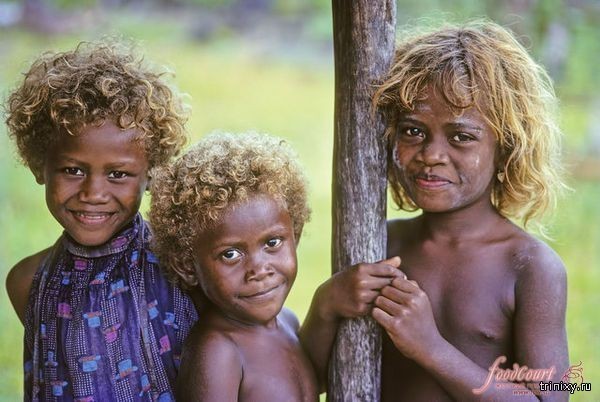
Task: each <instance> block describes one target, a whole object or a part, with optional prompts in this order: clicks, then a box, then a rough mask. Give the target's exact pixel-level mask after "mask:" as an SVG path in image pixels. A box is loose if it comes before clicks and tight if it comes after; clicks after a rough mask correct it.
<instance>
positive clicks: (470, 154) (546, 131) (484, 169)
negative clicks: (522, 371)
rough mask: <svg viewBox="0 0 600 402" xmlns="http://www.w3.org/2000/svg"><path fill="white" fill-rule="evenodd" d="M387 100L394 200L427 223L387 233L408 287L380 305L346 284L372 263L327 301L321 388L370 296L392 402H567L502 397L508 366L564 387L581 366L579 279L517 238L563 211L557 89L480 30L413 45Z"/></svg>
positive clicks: (401, 224) (319, 356)
mask: <svg viewBox="0 0 600 402" xmlns="http://www.w3.org/2000/svg"><path fill="white" fill-rule="evenodd" d="M374 99H375V100H374V101H375V102H376V104H377V105H378V106H379V107H380V108H381V109H382V110H383V111H384V112H385V114H386V117H387V124H388V129H387V133H386V135H387V139H388V181H389V183H390V187H391V190H392V196H393V199H394V201H395V202H396V204H397V206H398V207H399V208H401V209H404V210H416V209H420V210H421V211H422V213H421V214H420V215H419V216H417V217H415V218H412V219H398V220H392V221H388V232H387V234H388V246H387V255H388V256H389V257H393V256H399V257H400V258H401V259H402V263H401V265H400V267H399V268H400V270H402V272H403V273H404V274H405V275H406V277H405V276H404V275H398V276H397V277H396V278H394V279H393V280H391V281H389V282H388V285H387V286H384V287H383V288H382V289H381V290H380V292H378V294H375V295H374V294H373V292H372V290H373V287H368V286H369V285H367V288H366V289H365V286H354V287H351V286H347V285H345V282H344V279H345V278H347V277H349V276H350V277H352V276H353V275H354V276H356V272H357V271H358V270H359V268H360V267H361V266H362V265H364V264H359V265H357V266H355V267H351V268H349V269H348V270H347V271H346V272H342V273H340V274H337V275H335V276H333V277H332V278H331V279H330V280H328V281H327V282H326V283H325V284H324V285H323V286H322V287H321V288H320V289H319V291H318V292H317V294H316V296H315V302H314V305H313V308H311V311H310V313H309V317H308V318H307V320H306V322H305V323H306V325H305V326H304V327H303V330H302V332H303V335H304V337H303V339H304V343H305V344H306V345H307V346H308V347H307V350H308V351H309V354H310V356H311V358H312V359H313V360H314V361H316V364H315V366H316V367H319V368H320V369H319V374H320V377H322V376H323V372H324V371H325V370H323V369H322V367H326V364H327V362H326V360H327V356H329V351H330V349H331V345H332V342H333V339H334V336H335V329H336V328H337V323H338V320H337V319H338V318H339V316H340V314H337V315H336V314H333V313H332V312H335V311H339V307H338V305H339V304H340V303H342V301H344V300H347V299H352V298H353V297H355V296H353V295H355V294H360V293H361V292H364V291H365V290H368V291H370V292H371V293H370V297H369V298H367V299H363V300H362V304H359V303H357V304H356V305H355V311H354V313H352V311H350V309H346V312H345V314H344V316H350V317H351V316H358V315H365V314H366V313H368V312H370V314H371V316H372V317H373V318H374V319H375V320H376V321H377V322H378V323H379V324H380V325H381V326H382V328H383V329H384V331H385V332H384V336H383V344H382V345H383V347H382V371H381V373H382V378H381V379H382V383H381V387H382V395H381V400H382V401H404V400H406V401H451V400H458V401H470V400H482V399H483V400H498V401H511V400H515V401H520V402H523V401H529V400H538V399H540V398H541V399H543V400H566V399H568V395H567V393H560V392H549V393H541V392H540V389H539V388H538V384H539V381H538V382H526V381H525V382H522V383H519V382H518V381H514V382H513V383H510V384H508V383H506V384H501V382H502V381H501V380H500V381H498V382H492V383H489V382H488V380H489V378H488V377H489V372H490V371H491V370H493V368H494V367H497V365H498V362H503V363H504V364H503V365H502V366H501V367H500V369H506V368H513V367H515V366H514V365H517V366H520V367H523V366H527V367H528V368H531V369H539V370H543V371H544V372H545V373H552V377H551V378H546V380H551V381H554V382H557V381H560V380H561V376H562V375H563V373H564V372H565V370H566V369H567V367H568V353H567V335H566V331H565V310H566V273H565V268H564V266H563V264H562V262H561V260H560V258H559V257H558V255H557V254H556V253H555V252H554V251H553V250H552V249H551V248H550V247H549V246H548V245H546V244H545V243H544V242H543V241H541V240H539V239H536V238H535V237H533V236H532V235H530V234H528V233H527V232H525V231H524V230H523V229H522V228H521V227H519V226H518V225H517V224H516V223H522V224H524V225H525V227H527V224H528V223H531V222H533V221H535V219H536V218H538V217H540V216H541V215H542V214H543V213H544V212H548V211H550V210H551V208H552V207H553V206H554V203H555V200H556V196H557V194H558V193H559V191H560V190H561V189H562V188H564V184H563V183H562V181H561V165H560V137H561V133H560V131H559V129H558V127H557V124H556V121H555V118H556V97H555V96H554V92H553V89H552V85H551V82H550V79H549V77H548V76H547V75H546V73H545V72H544V70H543V69H542V68H541V67H540V66H539V65H538V64H536V63H535V62H534V61H533V60H532V58H531V57H530V56H529V55H528V54H527V51H526V50H525V49H524V48H523V46H521V45H520V44H519V42H518V41H517V40H516V39H515V37H514V36H513V35H512V34H511V33H510V32H509V31H508V30H506V29H504V28H502V27H500V26H498V25H497V24H495V23H492V22H488V21H478V22H472V23H467V24H464V25H461V26H448V27H443V28H441V29H438V30H433V31H431V32H426V33H422V34H414V33H413V34H412V35H409V36H408V37H406V38H404V40H403V41H402V42H400V43H399V44H398V46H397V49H396V56H395V60H394V63H393V66H392V68H391V70H390V72H389V73H388V75H387V76H386V77H385V80H384V83H383V84H382V85H381V87H380V88H379V90H378V91H377V93H376V94H375V98H374ZM509 218H512V219H514V220H515V221H516V223H513V222H512V221H511V220H510V219H509ZM396 262H399V260H396ZM340 283H341V284H342V285H340ZM371 286H372V285H371ZM378 286H379V285H378ZM368 302H372V303H373V304H372V306H373V308H372V309H370V310H368V311H367V312H365V309H364V303H368ZM359 307H360V309H359ZM323 356H325V358H323ZM494 380H495V379H494ZM507 382H508V380H507ZM485 384H488V385H487V386H486V385H485ZM528 389H530V390H531V391H532V392H529V391H528Z"/></svg>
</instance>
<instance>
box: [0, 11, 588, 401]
mask: <svg viewBox="0 0 600 402" xmlns="http://www.w3.org/2000/svg"><path fill="white" fill-rule="evenodd" d="M330 8H331V7H330V3H329V1H327V0H308V1H307V0H239V1H235V0H227V1H217V0H162V1H158V0H155V1H144V2H142V1H139V0H138V1H135V0H129V1H126V0H102V1H101V0H86V1H75V0H54V1H51V0H46V1H42V0H27V1H24V2H2V1H0V97H1V98H2V100H3V101H4V100H5V99H6V96H7V94H8V93H9V91H10V90H11V88H14V87H15V86H16V85H17V82H18V81H19V80H20V79H21V75H20V74H21V73H22V72H23V71H24V70H26V69H27V68H28V66H29V64H30V63H31V61H32V60H33V59H34V58H35V57H36V56H37V55H38V54H39V53H40V52H42V51H44V50H65V49H70V48H72V47H74V46H75V45H76V44H77V43H78V42H79V41H81V40H94V39H98V38H100V37H102V36H103V35H106V34H111V35H119V36H123V37H124V38H133V39H135V40H136V41H139V43H140V50H141V51H142V52H143V53H144V54H145V55H146V59H148V60H150V61H152V62H155V63H157V64H161V65H166V66H168V67H169V68H171V69H172V70H173V71H174V72H175V74H176V75H175V77H174V79H173V82H174V84H175V85H176V86H177V87H179V88H180V89H181V90H182V91H183V92H186V93H187V94H188V95H189V97H188V103H189V104H190V105H191V107H192V115H191V119H190V121H189V124H188V130H189V132H190V134H191V136H192V140H193V139H197V138H199V137H201V136H202V135H204V134H206V133H208V132H210V131H213V130H227V131H233V132H239V131H244V130H248V129H253V130H257V131H261V132H267V133H271V134H274V135H278V136H281V137H284V138H287V139H288V140H289V141H290V142H291V143H292V145H293V146H294V147H295V148H296V149H297V150H298V153H299V154H300V158H301V160H302V163H303V165H304V166H305V167H306V170H307V173H308V177H309V179H310V184H311V186H310V202H311V206H312V208H313V216H312V221H311V222H310V223H309V224H308V225H307V226H306V228H305V232H304V235H303V237H302V242H301V244H300V247H299V264H300V265H299V274H298V279H297V281H296V284H295V285H294V288H293V289H292V293H291V295H290V297H289V299H288V303H287V305H288V307H290V308H292V309H293V310H294V311H295V312H296V313H297V314H298V316H299V317H300V318H303V317H304V315H305V314H306V311H307V309H308V305H309V302H310V298H311V296H312V293H313V291H314V290H315V288H316V287H317V286H318V284H319V283H321V282H322V281H323V280H324V279H325V278H326V277H327V276H328V275H329V272H330V264H329V258H330V243H331V241H330V236H331V229H330V225H331V218H330V208H331V207H330V202H331V194H330V188H331V164H332V161H331V155H332V136H333V49H332V43H331V34H332V32H331V30H332V27H331V10H330ZM475 16H488V17H490V18H492V19H494V20H496V21H498V22H500V23H502V24H504V25H507V26H509V27H510V28H511V29H513V30H514V31H515V32H516V33H517V35H518V36H519V39H520V40H521V41H522V42H523V43H524V44H525V45H526V46H527V47H528V48H529V49H530V51H531V52H532V54H533V55H534V57H535V58H536V59H538V60H539V61H540V62H541V63H543V64H544V65H545V66H546V67H547V68H548V70H549V71H550V74H551V75H552V77H553V78H554V80H555V82H556V88H557V92H558V95H559V97H560V98H561V102H562V116H561V124H562V128H563V130H564V132H565V160H566V161H567V163H568V166H569V172H570V173H571V175H570V177H569V183H570V185H571V187H572V188H573V190H574V191H573V192H570V193H568V194H567V195H566V197H564V198H563V199H562V200H561V202H560V204H559V206H558V208H557V210H556V213H555V214H554V216H553V217H552V220H551V222H552V225H551V228H552V236H553V240H552V241H551V242H550V243H551V245H552V247H554V248H555V250H557V252H558V253H559V254H560V256H561V257H562V258H563V260H564V262H565V265H566V266H567V270H568V281H569V296H568V297H569V298H568V308H567V330H568V335H569V352H570V360H571V362H572V363H579V362H580V361H581V362H582V363H583V367H584V372H583V376H584V379H585V381H586V382H591V383H592V391H593V392H592V393H583V392H582V393H576V394H575V395H573V396H572V400H574V401H597V400H600V392H598V391H597V390H598V388H599V387H600V348H599V346H600V314H599V313H598V306H599V305H600V291H599V290H600V247H599V246H600V212H599V208H598V205H599V201H600V113H599V112H600V92H599V90H600V80H599V78H598V73H599V72H600V71H599V70H598V65H600V3H599V2H598V1H597V0H588V1H586V0H570V1H566V0H565V1H560V0H545V1H542V0H537V1H536V0H528V1H520V0H511V1H504V2H498V1H490V0H487V1H474V0H461V1H441V0H440V1H435V0H420V1H418V2H412V1H407V0H399V1H398V16H397V19H398V24H399V25H404V24H406V23H411V24H415V23H421V22H422V20H421V19H422V18H426V19H427V20H429V21H440V20H462V19H464V18H469V17H475ZM3 120H4V119H3ZM5 133H6V129H5V126H4V124H2V125H0V230H1V231H2V238H1V239H2V240H1V241H0V279H1V281H2V283H4V281H5V277H6V274H7V272H8V270H9V269H10V268H11V267H12V266H13V265H14V264H15V263H17V262H18V261H19V260H20V259H21V258H23V257H25V256H27V255H30V254H31V253H34V252H36V251H38V250H40V249H42V248H44V247H47V246H49V245H50V244H52V243H53V242H54V240H55V239H56V238H57V236H58V235H59V234H60V231H61V229H60V227H59V226H58V224H57V223H55V221H54V220H53V219H52V217H51V216H50V214H49V213H48V212H47V210H46V207H45V203H44V193H43V188H42V187H40V186H38V185H36V184H35V181H34V180H33V176H32V175H31V174H30V173H29V171H28V170H27V169H26V168H24V167H23V166H22V165H20V164H19V163H18V161H17V160H16V155H15V152H14V148H13V147H12V144H11V143H10V142H9V141H8V138H7V136H6V135H5ZM144 205H145V206H144V208H143V209H144V210H145V209H146V206H147V205H148V204H147V200H146V202H145V204H144ZM389 215H390V216H391V217H392V216H400V215H401V214H400V213H398V212H397V211H393V210H392V209H391V208H390V211H389ZM0 323H2V330H0V400H1V401H13V400H19V399H21V398H22V396H21V395H22V393H21V387H22V362H21V354H22V335H23V329H22V326H21V324H20V323H19V321H18V319H17V317H16V315H15V314H14V312H13V310H12V307H11V305H10V302H9V300H8V297H7V295H6V291H5V289H4V286H2V287H1V290H0Z"/></svg>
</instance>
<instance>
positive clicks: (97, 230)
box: [6, 120, 148, 322]
mask: <svg viewBox="0 0 600 402" xmlns="http://www.w3.org/2000/svg"><path fill="white" fill-rule="evenodd" d="M136 136H137V131H135V130H134V129H128V130H122V129H120V128H119V127H117V126H116V125H115V124H114V123H113V122H112V121H110V120H106V121H105V122H104V124H102V125H100V126H95V125H89V126H84V127H83V128H82V129H81V130H80V132H79V133H78V135H77V136H71V135H63V136H62V137H61V138H60V140H59V141H58V142H57V143H56V144H54V145H53V146H52V147H51V148H50V149H49V151H48V157H47V158H46V160H45V162H44V167H43V171H42V172H41V173H40V174H39V175H37V176H36V180H37V182H38V183H39V184H43V185H44V186H45V189H46V204H47V206H48V210H49V211H50V212H51V213H52V215H53V216H54V217H55V218H56V220H57V221H58V223H60V225H61V226H62V227H63V228H64V229H65V231H66V232H67V233H68V234H69V235H70V236H71V237H72V238H73V239H74V240H75V241H76V242H78V243H79V244H82V245H85V246H98V245H101V244H104V243H106V242H107V241H109V240H110V239H111V238H112V236H114V234H115V233H117V232H118V231H119V230H121V229H122V228H123V227H125V226H126V225H128V224H129V223H130V222H131V221H132V219H133V218H134V216H135V214H136V213H137V211H138V209H139V206H140V203H141V200H142V196H143V194H144V190H145V189H146V186H147V183H148V175H147V171H148V161H147V157H146V155H145V153H144V150H143V148H142V147H141V146H140V145H139V143H138V142H137V141H136V140H135V138H136ZM49 251H50V248H48V249H45V250H42V251H40V252H38V253H36V254H33V255H31V256H29V257H27V258H24V259H23V260H21V261H20V262H19V263H17V264H16V265H15V266H14V267H13V268H12V269H11V270H10V272H9V274H8V275H7V278H6V289H7V292H8V295H9V297H10V300H11V303H12V305H13V307H14V309H15V312H16V313H17V315H18V316H19V319H20V320H21V322H23V320H24V317H25V309H26V306H27V302H28V300H29V290H30V287H31V283H32V280H33V276H34V275H35V272H36V271H37V269H38V268H39V266H40V264H41V263H42V261H43V260H44V258H45V257H46V256H47V254H48V252H49Z"/></svg>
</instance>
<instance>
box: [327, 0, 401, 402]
mask: <svg viewBox="0 0 600 402" xmlns="http://www.w3.org/2000/svg"><path fill="white" fill-rule="evenodd" d="M332 4H333V35H334V54H335V116H334V118H335V130H334V131H335V133H334V136H335V140H334V152H333V211H332V213H333V250H332V260H333V261H332V267H333V271H334V272H337V271H339V270H342V269H345V268H347V267H349V266H351V265H354V264H356V263H359V262H373V261H378V260H381V259H383V258H385V253H386V238H387V236H386V150H385V143H384V140H383V132H384V124H383V119H382V118H381V116H380V114H378V113H377V114H375V113H372V109H371V95H372V93H373V84H374V83H376V82H377V81H378V80H379V79H381V77H382V76H383V74H384V73H385V72H386V71H387V69H388V68H389V65H390V62H391V60H392V57H393V52H394V39H395V25H396V3H395V0H378V1H373V0H352V1H347V0H333V1H332ZM380 379H381V334H380V331H379V328H378V327H377V325H376V324H375V322H374V321H373V320H372V319H370V318H365V319H357V320H346V321H344V322H343V323H342V325H341V326H340V328H339V331H338V334H337V339H336V342H335V345H334V349H333V352H332V357H331V364H330V367H329V389H328V400H330V401H361V402H362V401H378V400H379V398H380V391H381V390H380Z"/></svg>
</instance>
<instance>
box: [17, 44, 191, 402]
mask: <svg viewBox="0 0 600 402" xmlns="http://www.w3.org/2000/svg"><path fill="white" fill-rule="evenodd" d="M161 77H162V73H160V72H153V71H151V70H150V69H148V68H147V67H145V66H144V65H143V64H142V62H141V61H140V60H138V59H136V58H135V57H134V56H133V55H132V54H131V52H121V51H120V50H116V49H115V47H114V46H113V45H111V46H109V45H107V44H81V45H79V46H78V47H77V48H76V49H75V50H73V51H69V52H65V53H55V54H45V55H43V56H41V57H40V59H38V60H37V61H36V62H34V63H33V65H32V66H31V68H30V69H29V71H28V72H27V73H26V74H25V79H24V81H23V82H22V83H21V85H20V86H19V87H18V88H17V89H16V90H15V91H14V92H13V93H12V94H11V96H10V97H9V99H8V105H7V110H8V118H7V125H8V129H9V133H10V136H11V137H12V139H14V141H15V142H16V145H17V149H18V152H19V154H20V156H21V158H22V159H23V161H24V163H25V165H26V166H27V167H29V169H31V171H32V173H33V175H34V176H35V178H36V181H37V182H38V183H39V184H43V185H44V186H45V188H46V204H47V206H48V209H49V210H50V213H51V214H52V215H53V216H54V218H55V219H56V220H57V221H58V222H59V223H60V224H61V226H62V227H63V228H64V234H63V235H62V236H61V237H60V238H59V239H58V241H57V242H56V243H55V244H54V245H53V246H52V247H49V248H47V249H45V250H42V251H40V252H38V253H36V254H34V255H31V256H29V257H27V258H25V259H24V260H22V261H21V262H19V263H18V264H17V265H16V266H15V267H14V268H12V270H11V271H10V273H9V275H8V277H7V290H8V294H9V297H10V300H11V302H12V304H13V307H14V308H15V311H16V313H17V315H18V316H19V318H20V319H21V321H22V322H23V324H24V326H25V345H24V360H25V367H24V368H25V399H26V400H36V401H37V400H61V401H63V400H64V401H67V400H68V401H70V400H76V401H94V400H96V401H108V400H115V401H116V400H127V401H131V400H148V401H149V400H160V401H169V400H173V399H174V398H173V394H172V387H173V385H174V382H175V377H176V375H177V370H178V362H179V354H180V350H181V344H182V342H183V339H184V338H185V337H186V335H187V334H188V332H189V330H190V328H191V326H192V325H193V323H194V322H195V321H196V319H197V313H196V310H195V308H194V305H193V303H192V301H191V300H190V298H189V297H188V296H187V295H186V294H184V293H183V292H182V291H181V290H180V289H179V288H177V287H175V286H173V285H172V284H170V283H169V281H168V280H167V279H166V278H165V277H163V276H162V275H161V272H160V270H159V268H158V265H157V260H156V257H155V256H154V255H153V254H152V253H151V252H150V251H149V250H148V244H149V241H150V236H151V235H150V231H149V229H148V226H147V224H146V222H144V220H143V219H142V217H141V216H140V214H139V212H138V209H139V206H140V202H141V199H142V195H143V193H144V191H145V190H146V187H147V185H148V181H149V175H148V171H149V169H151V168H153V167H155V166H159V165H162V164H164V163H166V162H167V161H168V160H169V159H170V158H171V157H173V156H174V155H176V154H177V153H178V152H179V150H180V149H181V147H182V146H183V144H184V143H185V134H184V129H183V124H184V122H185V114H184V113H183V111H184V110H183V107H182V106H183V105H182V104H181V102H180V98H179V97H178V96H177V95H176V93H175V92H173V91H172V90H171V89H170V88H169V87H168V86H167V85H166V84H165V83H164V82H163V80H162V78H161Z"/></svg>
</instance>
